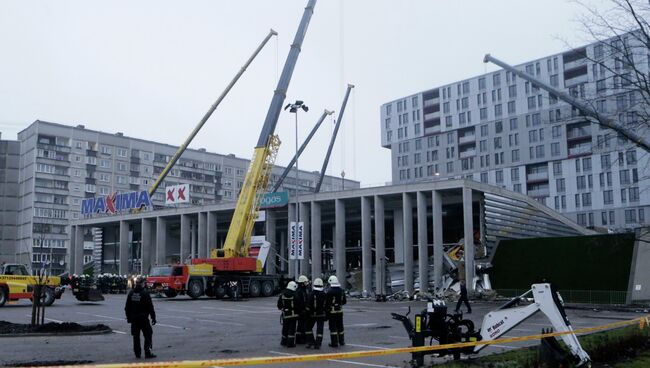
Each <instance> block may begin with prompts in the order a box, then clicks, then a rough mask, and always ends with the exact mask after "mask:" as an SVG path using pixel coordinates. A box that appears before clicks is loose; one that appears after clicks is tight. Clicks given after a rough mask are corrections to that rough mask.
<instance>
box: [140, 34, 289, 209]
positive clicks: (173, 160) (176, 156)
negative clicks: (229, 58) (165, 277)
mask: <svg viewBox="0 0 650 368" xmlns="http://www.w3.org/2000/svg"><path fill="white" fill-rule="evenodd" d="M277 34H278V33H277V32H276V31H274V30H273V29H271V30H270V31H269V34H267V35H266V37H264V40H263V41H262V43H260V45H259V46H257V49H255V51H254V52H253V55H251V57H249V58H248V60H247V61H246V63H245V64H244V66H242V67H241V69H239V72H237V74H236V75H235V77H234V78H233V79H232V80H231V81H230V83H229V84H228V85H227V86H226V89H224V90H223V92H221V95H219V98H217V100H216V101H215V102H214V103H213V104H212V106H210V108H209V109H208V111H207V112H206V113H205V115H203V118H202V119H201V121H199V123H198V124H197V125H196V127H194V129H193V130H192V132H190V135H189V136H188V137H187V138H186V139H185V142H183V144H181V146H180V147H178V150H176V153H174V156H172V158H171V159H170V160H169V162H168V163H167V165H166V166H165V168H163V170H162V172H161V173H160V175H158V179H156V181H155V182H154V183H153V185H152V186H151V188H150V189H149V197H151V196H153V195H154V193H156V190H157V189H158V187H159V186H160V184H162V182H163V180H165V178H166V177H167V174H168V173H169V171H170V170H171V168H172V167H173V166H174V164H176V161H178V159H179V158H180V157H181V155H182V154H183V152H185V150H186V149H187V147H188V146H189V145H190V143H191V142H192V140H193V139H194V137H196V135H197V134H198V133H199V130H201V128H202V127H203V125H205V123H206V122H207V121H208V119H209V118H210V116H212V113H213V112H214V110H216V109H217V106H219V104H220V103H221V101H223V99H224V98H225V97H226V95H227V94H228V92H230V90H231V89H232V87H233V86H234V85H235V83H237V81H238V80H239V78H240V77H241V76H242V74H244V72H245V71H246V69H247V68H248V66H249V65H250V64H251V63H252V62H253V60H254V59H255V57H256V56H257V54H259V53H260V51H262V49H263V48H264V46H265V45H266V44H267V43H268V42H269V40H270V39H271V37H273V36H277Z"/></svg>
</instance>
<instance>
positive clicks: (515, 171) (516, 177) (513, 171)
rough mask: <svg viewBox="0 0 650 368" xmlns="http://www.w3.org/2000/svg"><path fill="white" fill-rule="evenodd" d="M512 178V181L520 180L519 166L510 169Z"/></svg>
mask: <svg viewBox="0 0 650 368" xmlns="http://www.w3.org/2000/svg"><path fill="white" fill-rule="evenodd" d="M510 179H511V180H512V181H519V168H518V167H515V168H512V169H510Z"/></svg>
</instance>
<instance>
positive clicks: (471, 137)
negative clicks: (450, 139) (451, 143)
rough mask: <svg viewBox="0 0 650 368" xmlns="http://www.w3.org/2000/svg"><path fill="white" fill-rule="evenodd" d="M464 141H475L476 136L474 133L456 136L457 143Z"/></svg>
mask: <svg viewBox="0 0 650 368" xmlns="http://www.w3.org/2000/svg"><path fill="white" fill-rule="evenodd" d="M464 143H476V136H475V135H474V134H469V135H464V136H461V137H458V144H464Z"/></svg>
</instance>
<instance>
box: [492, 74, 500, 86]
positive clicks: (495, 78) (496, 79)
mask: <svg viewBox="0 0 650 368" xmlns="http://www.w3.org/2000/svg"><path fill="white" fill-rule="evenodd" d="M492 85H493V86H494V87H498V86H500V85H501V74H500V73H496V74H493V75H492Z"/></svg>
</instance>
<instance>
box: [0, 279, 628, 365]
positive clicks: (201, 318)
mask: <svg viewBox="0 0 650 368" xmlns="http://www.w3.org/2000/svg"><path fill="white" fill-rule="evenodd" d="M125 298H126V296H125V295H106V300H105V301H104V302H99V303H81V302H78V301H77V300H76V299H74V297H72V295H71V294H70V293H68V292H66V293H65V294H64V295H63V298H62V299H61V300H57V301H56V302H55V303H54V305H53V306H51V307H49V308H47V310H46V320H47V321H53V322H77V323H80V324H97V323H103V324H106V325H108V326H110V327H111V328H112V329H113V333H111V334H104V335H90V336H51V337H13V338H12V337H4V338H2V339H1V340H0V341H1V342H2V344H3V352H2V355H1V356H0V365H2V366H4V365H10V364H17V363H28V362H35V361H54V360H61V361H69V362H71V361H89V362H92V363H117V362H124V363H133V362H143V361H144V360H139V359H135V357H134V356H133V354H132V347H131V337H130V335H129V332H130V329H129V325H128V324H127V322H126V319H125V317H124V302H125ZM154 305H155V308H156V314H157V319H158V324H157V325H156V326H154V338H153V347H154V353H155V354H156V355H158V358H156V359H155V360H156V361H170V360H201V359H221V358H243V357H258V356H282V355H292V354H301V355H302V354H313V353H314V350H310V349H306V348H304V347H303V346H299V347H297V348H293V349H287V348H284V347H282V346H280V329H281V326H280V313H279V312H278V310H277V308H276V298H275V297H272V298H256V299H249V300H246V301H239V302H234V301H228V300H214V299H207V298H201V299H198V300H191V299H190V298H188V297H186V296H179V297H176V298H174V299H165V298H154ZM498 305H499V304H498V303H474V304H473V314H471V315H467V317H470V318H471V319H472V320H473V321H474V322H475V324H476V326H477V327H478V326H480V325H481V320H482V318H483V315H484V314H485V313H487V312H488V311H490V310H493V309H495V308H497V307H498ZM408 306H411V307H412V308H413V311H414V312H415V311H419V310H421V309H423V308H424V307H425V303H424V302H387V303H377V302H374V301H367V300H355V299H350V300H349V301H348V304H347V305H346V307H345V317H344V320H345V331H346V343H347V345H345V346H344V347H342V348H339V349H333V348H330V347H328V346H327V343H328V342H329V335H328V330H327V327H326V328H325V338H324V341H323V347H322V348H321V349H320V350H319V351H318V352H319V353H328V352H342V351H357V350H376V349H389V348H396V347H406V346H409V345H410V341H409V339H408V337H407V334H406V331H405V330H404V328H403V327H402V325H401V323H400V322H398V321H395V320H393V319H392V318H391V316H390V313H391V312H398V313H406V311H407V308H408ZM450 309H453V306H450ZM30 312H31V304H30V303H29V302H25V301H21V302H19V303H13V304H7V305H5V306H4V307H2V308H1V309H0V320H6V321H10V322H14V323H28V322H29V318H30V317H29V316H30ZM567 312H568V315H569V318H570V319H571V321H572V323H573V326H574V328H576V329H577V328H582V327H590V326H597V325H601V324H605V323H609V322H614V321H618V320H623V319H631V318H636V317H638V316H639V315H638V314H634V313H631V312H630V313H627V312H609V311H594V310H568V311H567ZM548 327H551V326H550V323H549V322H548V321H547V320H546V318H545V316H543V315H542V314H539V313H538V314H537V315H535V316H534V317H532V318H530V319H528V320H526V321H525V322H524V323H522V324H521V325H519V326H518V327H517V328H516V329H514V330H513V331H510V332H509V333H508V334H507V336H524V335H530V334H536V333H539V332H540V331H541V329H542V328H548ZM532 344H536V342H534V341H531V342H527V343H513V344H506V345H496V346H493V347H488V348H486V349H484V350H483V351H482V353H481V354H490V353H495V352H500V351H504V350H510V349H514V348H516V347H520V346H524V345H532ZM35 351H36V352H37V353H35ZM409 359H410V355H407V354H401V355H391V356H383V357H372V358H363V359H354V360H332V361H327V362H321V363H318V366H319V367H320V366H323V367H335V366H336V367H344V366H350V367H351V366H355V365H356V366H367V367H384V366H393V367H404V366H407V361H408V360H409ZM428 359H429V358H427V360H428ZM442 360H444V358H442V359H436V361H442ZM313 364H314V363H295V364H292V366H294V367H307V366H308V365H309V366H313Z"/></svg>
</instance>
